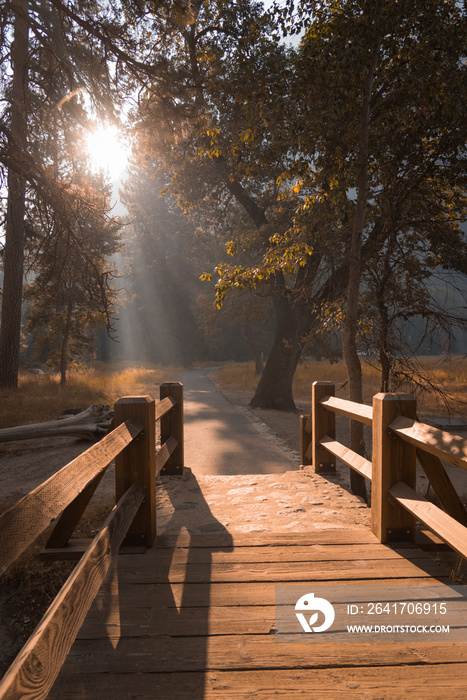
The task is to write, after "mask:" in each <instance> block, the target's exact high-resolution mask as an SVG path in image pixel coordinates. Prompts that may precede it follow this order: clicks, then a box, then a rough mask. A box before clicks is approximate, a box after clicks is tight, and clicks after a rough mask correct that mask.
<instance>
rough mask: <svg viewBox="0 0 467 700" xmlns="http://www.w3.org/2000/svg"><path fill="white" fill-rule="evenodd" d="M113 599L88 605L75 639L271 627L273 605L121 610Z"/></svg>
mask: <svg viewBox="0 0 467 700" xmlns="http://www.w3.org/2000/svg"><path fill="white" fill-rule="evenodd" d="M114 602H116V601H115V600H113V601H112V604H111V605H106V606H105V607H104V608H102V607H101V606H99V609H98V608H97V607H95V608H93V609H91V611H90V612H89V613H88V616H87V618H86V623H85V625H84V626H83V627H82V628H81V630H80V632H79V635H78V639H99V638H105V637H108V638H109V639H117V638H121V637H145V636H146V637H147V636H154V635H155V633H156V632H157V631H158V630H159V631H161V632H163V634H164V635H170V636H171V637H199V635H200V634H203V633H204V634H208V632H209V634H210V635H218V634H224V635H229V634H269V633H270V631H271V628H273V627H274V615H275V608H274V606H272V605H270V606H261V605H256V606H230V607H212V608H204V607H193V608H188V607H184V608H183V611H181V613H179V611H178V610H177V609H176V608H175V607H172V608H168V607H165V608H156V607H141V606H140V607H135V608H127V607H126V606H125V612H124V613H123V614H122V611H121V610H120V608H119V606H118V604H117V605H113V603H114Z"/></svg>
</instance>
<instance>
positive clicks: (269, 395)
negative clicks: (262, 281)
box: [250, 273, 315, 411]
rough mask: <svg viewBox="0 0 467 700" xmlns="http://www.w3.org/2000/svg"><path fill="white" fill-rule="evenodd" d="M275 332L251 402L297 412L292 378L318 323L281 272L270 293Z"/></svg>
mask: <svg viewBox="0 0 467 700" xmlns="http://www.w3.org/2000/svg"><path fill="white" fill-rule="evenodd" d="M271 297H272V303H273V307H274V312H275V319H276V330H275V334H274V340H273V344H272V347H271V350H270V353H269V356H268V359H267V362H266V365H265V367H264V370H263V374H262V377H261V379H260V381H259V384H258V386H257V388H256V391H255V395H254V396H253V398H252V400H251V401H250V406H252V407H254V408H274V409H276V410H278V411H295V410H296V408H295V402H294V398H293V377H294V374H295V370H296V369H297V365H298V363H299V361H300V358H301V354H302V350H303V345H304V342H305V341H306V339H307V337H308V336H309V334H310V332H311V330H312V328H313V324H314V322H315V317H314V314H313V313H312V311H311V309H310V308H309V306H308V304H306V303H303V300H297V299H296V298H294V295H293V293H291V291H290V290H287V289H286V287H285V283H284V281H283V278H282V275H281V274H280V273H278V274H276V279H275V282H274V283H273V286H272V290H271Z"/></svg>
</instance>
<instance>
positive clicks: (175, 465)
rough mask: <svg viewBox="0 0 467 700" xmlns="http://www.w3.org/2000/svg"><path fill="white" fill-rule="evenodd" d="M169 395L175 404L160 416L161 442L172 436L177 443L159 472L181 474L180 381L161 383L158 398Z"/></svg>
mask: <svg viewBox="0 0 467 700" xmlns="http://www.w3.org/2000/svg"><path fill="white" fill-rule="evenodd" d="M166 396H170V397H171V398H172V399H174V401H176V404H175V405H174V407H173V408H172V410H171V411H169V412H168V413H166V415H165V416H162V418H161V444H164V442H165V441H166V440H167V439H168V438H169V437H174V438H175V439H176V440H177V442H178V445H177V447H176V449H175V450H174V451H173V453H172V454H171V455H170V457H169V459H168V460H167V462H166V463H165V466H164V467H163V468H162V469H161V472H160V473H161V474H164V475H167V474H171V475H173V476H177V475H181V474H183V466H184V447H183V384H181V382H165V383H164V384H161V388H160V398H161V400H162V399H165V397H166Z"/></svg>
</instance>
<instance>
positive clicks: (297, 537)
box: [154, 527, 378, 549]
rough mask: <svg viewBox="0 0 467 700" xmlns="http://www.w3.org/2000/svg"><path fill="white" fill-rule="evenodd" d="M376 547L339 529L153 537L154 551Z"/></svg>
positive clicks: (364, 536)
mask: <svg viewBox="0 0 467 700" xmlns="http://www.w3.org/2000/svg"><path fill="white" fill-rule="evenodd" d="M365 543H371V544H375V543H378V540H377V539H376V537H375V536H374V535H373V533H372V532H370V530H368V529H365V528H363V527H362V528H355V529H350V528H339V529H337V528H336V529H326V530H318V529H310V530H309V531H308V532H300V533H289V532H281V533H271V532H253V533H239V532H228V531H223V532H218V533H217V532H206V533H199V534H189V533H188V532H186V531H183V532H181V533H180V534H178V535H172V534H169V535H166V534H164V533H161V534H160V535H158V536H157V537H156V541H155V543H154V546H155V547H159V548H165V547H168V548H173V547H174V546H175V545H176V546H177V547H209V548H211V549H212V548H215V547H226V546H234V547H255V546H264V547H274V546H279V545H285V546H287V545H297V544H303V545H307V544H323V545H333V544H349V545H352V544H365Z"/></svg>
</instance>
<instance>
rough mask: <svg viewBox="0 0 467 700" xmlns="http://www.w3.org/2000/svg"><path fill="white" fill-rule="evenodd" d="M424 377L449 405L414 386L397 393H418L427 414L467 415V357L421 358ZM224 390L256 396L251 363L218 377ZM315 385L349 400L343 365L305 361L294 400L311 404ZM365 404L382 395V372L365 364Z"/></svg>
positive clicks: (235, 366)
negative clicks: (326, 384)
mask: <svg viewBox="0 0 467 700" xmlns="http://www.w3.org/2000/svg"><path fill="white" fill-rule="evenodd" d="M418 360H419V362H420V365H421V367H422V370H423V372H424V373H425V376H426V377H427V378H428V379H429V381H430V382H431V384H432V385H433V386H435V387H436V388H438V389H439V390H440V391H442V392H444V394H445V395H447V396H449V397H450V401H449V402H448V405H447V404H446V402H445V401H444V400H443V399H442V397H441V395H437V394H436V392H435V391H421V390H420V389H417V388H416V387H414V386H413V385H409V384H405V385H402V386H401V387H398V391H401V392H404V393H415V395H416V397H417V399H418V405H419V410H420V412H421V413H425V414H437V415H446V414H447V413H449V412H452V413H460V414H462V413H465V412H466V410H467V359H466V358H464V357H457V356H456V357H454V356H451V357H449V358H442V357H420V358H418ZM215 378H216V381H217V382H219V384H220V385H221V386H224V387H225V388H227V389H232V390H235V391H245V392H251V393H253V392H254V389H255V386H256V384H257V383H258V377H257V376H255V373H254V364H253V363H252V362H243V363H237V364H229V365H226V366H224V367H221V368H220V369H219V370H217V371H216V373H215ZM314 381H328V382H334V384H335V385H336V393H338V395H339V396H341V397H342V398H348V384H347V368H346V366H345V363H344V362H336V363H334V364H330V363H329V362H326V361H322V362H314V361H312V360H310V361H305V362H304V363H302V364H301V365H299V367H298V369H297V371H296V373H295V378H294V387H293V390H294V398H295V399H296V400H297V401H304V400H305V401H309V400H310V397H311V385H312V383H313V382H314ZM363 381H364V401H365V402H368V403H370V402H371V399H372V397H373V396H374V394H376V393H378V392H379V391H380V376H379V372H378V371H377V370H376V369H374V368H373V367H371V366H370V365H368V364H366V363H363Z"/></svg>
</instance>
